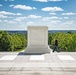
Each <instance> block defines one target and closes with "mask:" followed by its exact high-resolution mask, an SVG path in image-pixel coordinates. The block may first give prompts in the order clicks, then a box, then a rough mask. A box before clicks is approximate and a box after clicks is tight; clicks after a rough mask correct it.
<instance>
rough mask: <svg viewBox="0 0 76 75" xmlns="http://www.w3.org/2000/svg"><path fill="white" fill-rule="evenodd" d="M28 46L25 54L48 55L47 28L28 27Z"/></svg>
mask: <svg viewBox="0 0 76 75" xmlns="http://www.w3.org/2000/svg"><path fill="white" fill-rule="evenodd" d="M27 29H28V33H27V34H28V44H27V48H26V50H25V53H50V48H49V47H48V27H47V26H28V27H27Z"/></svg>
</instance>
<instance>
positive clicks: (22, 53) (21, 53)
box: [18, 52, 45, 55]
mask: <svg viewBox="0 0 76 75" xmlns="http://www.w3.org/2000/svg"><path fill="white" fill-rule="evenodd" d="M42 54H45V53H24V52H20V53H19V54H18V55H42Z"/></svg>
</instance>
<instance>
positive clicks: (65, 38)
mask: <svg viewBox="0 0 76 75" xmlns="http://www.w3.org/2000/svg"><path fill="white" fill-rule="evenodd" d="M50 36H51V40H52V41H50V39H48V40H49V41H50V44H51V45H52V48H53V47H54V41H55V39H56V37H58V49H59V50H61V51H69V52H71V51H76V33H72V34H71V33H63V32H62V33H52V34H51V33H50V34H49V37H50Z"/></svg>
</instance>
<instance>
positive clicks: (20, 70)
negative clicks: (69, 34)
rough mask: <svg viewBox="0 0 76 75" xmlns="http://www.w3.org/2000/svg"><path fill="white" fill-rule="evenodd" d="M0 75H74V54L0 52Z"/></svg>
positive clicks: (75, 57) (75, 65) (75, 73)
mask: <svg viewBox="0 0 76 75" xmlns="http://www.w3.org/2000/svg"><path fill="white" fill-rule="evenodd" d="M0 75H76V52H59V53H57V52H55V53H52V52H50V53H46V54H29V55H28V54H24V53H23V52H21V53H18V52H0Z"/></svg>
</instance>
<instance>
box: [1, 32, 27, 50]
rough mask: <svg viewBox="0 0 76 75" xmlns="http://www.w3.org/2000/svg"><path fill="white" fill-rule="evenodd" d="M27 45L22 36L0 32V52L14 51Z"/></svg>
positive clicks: (24, 37) (25, 39)
mask: <svg viewBox="0 0 76 75" xmlns="http://www.w3.org/2000/svg"><path fill="white" fill-rule="evenodd" d="M26 44H27V38H26V36H25V35H23V34H12V35H10V34H9V33H8V32H6V31H0V51H16V50H18V49H22V48H24V47H25V46H26Z"/></svg>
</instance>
